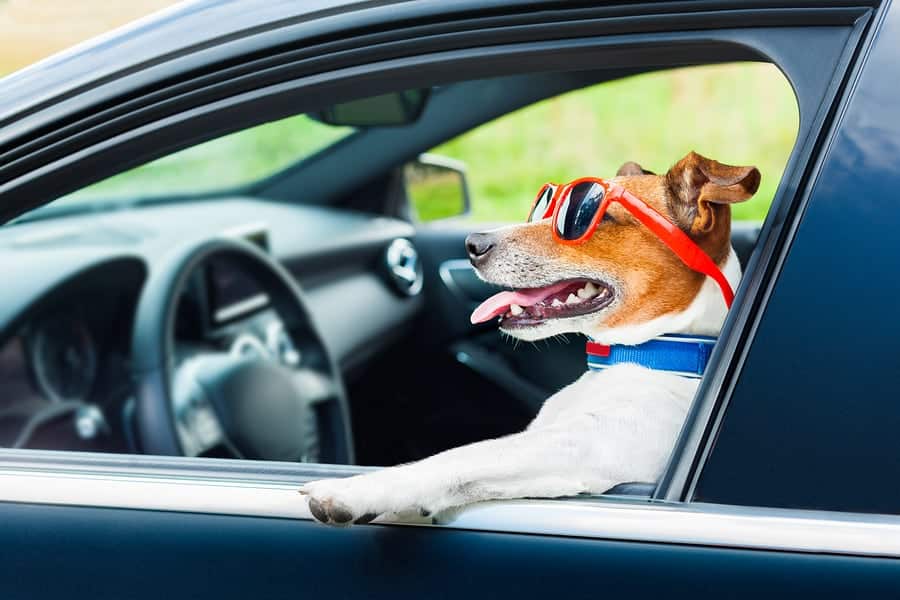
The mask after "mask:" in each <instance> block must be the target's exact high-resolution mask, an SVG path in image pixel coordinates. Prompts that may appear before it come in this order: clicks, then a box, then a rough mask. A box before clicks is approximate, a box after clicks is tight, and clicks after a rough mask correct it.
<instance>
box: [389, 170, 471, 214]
mask: <svg viewBox="0 0 900 600" xmlns="http://www.w3.org/2000/svg"><path fill="white" fill-rule="evenodd" d="M403 179H404V183H405V185H406V197H407V198H408V199H409V204H410V209H411V211H412V215H413V216H414V217H415V219H416V220H417V221H420V222H423V223H424V222H428V221H438V220H440V219H447V218H450V217H458V216H460V215H465V214H467V213H468V212H469V184H468V182H467V181H466V166H465V164H464V163H463V162H461V161H458V160H453V159H452V158H446V157H444V156H438V155H437V154H422V155H420V156H419V158H418V159H416V160H414V161H412V162H409V163H407V164H406V165H404V167H403Z"/></svg>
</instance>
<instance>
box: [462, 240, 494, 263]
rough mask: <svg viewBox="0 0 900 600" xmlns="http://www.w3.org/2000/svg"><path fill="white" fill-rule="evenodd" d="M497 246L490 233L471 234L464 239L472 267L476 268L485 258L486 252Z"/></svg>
mask: <svg viewBox="0 0 900 600" xmlns="http://www.w3.org/2000/svg"><path fill="white" fill-rule="evenodd" d="M496 244H497V240H496V238H495V237H494V236H493V235H492V234H490V233H473V234H470V235H469V237H467V238H466V251H467V252H468V253H469V260H470V261H471V262H472V264H473V265H475V266H478V265H479V264H480V263H483V262H484V261H485V259H486V258H487V255H488V252H490V251H491V250H493V248H494V246H495V245H496Z"/></svg>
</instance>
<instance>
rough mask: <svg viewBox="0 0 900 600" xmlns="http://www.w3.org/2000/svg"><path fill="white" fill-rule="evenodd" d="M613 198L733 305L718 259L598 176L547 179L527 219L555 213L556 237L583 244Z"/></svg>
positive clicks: (652, 210)
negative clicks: (566, 180)
mask: <svg viewBox="0 0 900 600" xmlns="http://www.w3.org/2000/svg"><path fill="white" fill-rule="evenodd" d="M613 201H615V202H618V203H619V204H621V205H622V206H624V207H625V209H626V210H628V212H629V213H631V214H632V216H634V218H635V219H637V220H638V221H640V222H641V223H643V224H644V226H646V227H647V228H648V229H650V231H652V232H653V233H654V234H655V235H656V237H658V238H659V239H660V240H661V241H662V242H663V243H664V244H665V245H666V246H668V247H669V248H670V249H671V250H672V252H674V253H675V255H676V256H678V258H679V259H681V262H683V263H684V264H685V265H687V266H688V267H689V268H691V269H693V270H694V271H697V272H699V273H703V274H704V275H707V276H709V277H712V278H713V280H714V281H715V282H716V283H717V284H719V287H720V288H721V289H722V296H724V298H725V304H726V306H728V308H731V302H732V301H733V300H734V291H733V290H732V289H731V285H730V284H729V283H728V280H727V279H725V276H724V275H723V274H722V271H720V270H719V267H717V266H716V263H714V262H713V261H712V259H711V258H710V257H709V256H708V255H707V254H706V253H705V252H704V251H703V250H701V249H700V247H699V246H698V245H697V244H695V243H694V242H693V241H692V240H691V238H689V237H688V236H687V234H686V233H684V232H683V231H682V230H681V229H680V228H679V227H678V226H677V225H675V224H674V223H672V222H671V221H669V220H668V219H667V218H665V217H664V216H663V215H661V214H660V213H659V211H657V210H656V209H654V208H653V207H652V206H650V205H649V204H647V203H646V202H644V201H643V200H641V199H640V198H638V197H637V196H635V195H634V194H632V193H631V192H629V191H628V190H626V189H625V188H623V187H622V186H620V185H617V184H615V183H611V182H609V181H606V180H604V179H599V178H596V177H582V178H581V179H576V180H575V181H572V182H571V183H567V184H565V185H560V184H558V183H545V184H544V185H543V187H541V190H540V191H539V192H538V195H537V197H536V198H535V199H534V204H533V205H532V207H531V212H529V213H528V222H529V223H534V222H536V221H542V220H544V219H548V218H551V217H552V219H553V221H552V229H553V239H555V240H556V241H557V242H559V243H561V244H583V243H585V242H586V241H587V240H588V239H590V237H591V236H592V235H594V232H595V231H596V230H597V226H598V225H599V224H600V221H602V220H603V216H604V215H605V214H606V210H607V209H608V208H609V205H610V203H611V202H613Z"/></svg>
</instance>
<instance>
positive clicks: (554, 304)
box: [550, 298, 563, 306]
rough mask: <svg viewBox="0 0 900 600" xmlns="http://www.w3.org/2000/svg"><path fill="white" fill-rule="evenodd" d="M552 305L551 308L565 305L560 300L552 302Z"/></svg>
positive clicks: (555, 299)
mask: <svg viewBox="0 0 900 600" xmlns="http://www.w3.org/2000/svg"><path fill="white" fill-rule="evenodd" d="M550 305H551V306H562V305H563V303H562V300H560V299H559V298H554V299H553V302H551V303H550Z"/></svg>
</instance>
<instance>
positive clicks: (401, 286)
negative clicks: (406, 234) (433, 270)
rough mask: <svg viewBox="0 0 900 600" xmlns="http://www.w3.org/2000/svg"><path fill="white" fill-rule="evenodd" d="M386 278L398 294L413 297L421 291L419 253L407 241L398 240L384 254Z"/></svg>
mask: <svg viewBox="0 0 900 600" xmlns="http://www.w3.org/2000/svg"><path fill="white" fill-rule="evenodd" d="M384 260H385V263H386V265H387V272H388V276H389V277H390V279H391V283H393V284H394V287H395V288H396V289H397V291H398V292H400V293H401V294H403V295H405V296H415V295H416V294H418V293H419V292H421V291H422V264H421V263H420V262H419V252H418V251H417V250H416V248H415V246H413V245H412V242H410V241H409V240H406V239H403V238H398V239H396V240H394V241H393V242H391V245H390V246H388V248H387V251H386V252H385V254H384Z"/></svg>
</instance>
